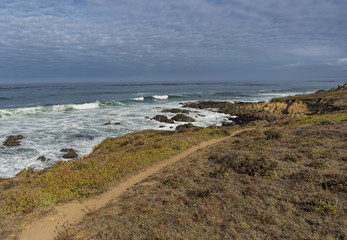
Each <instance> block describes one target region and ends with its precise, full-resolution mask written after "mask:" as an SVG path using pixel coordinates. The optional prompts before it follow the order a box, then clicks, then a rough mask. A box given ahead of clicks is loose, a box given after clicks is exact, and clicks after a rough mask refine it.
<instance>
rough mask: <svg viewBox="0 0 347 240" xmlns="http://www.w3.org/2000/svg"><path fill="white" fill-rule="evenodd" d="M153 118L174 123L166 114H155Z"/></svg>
mask: <svg viewBox="0 0 347 240" xmlns="http://www.w3.org/2000/svg"><path fill="white" fill-rule="evenodd" d="M153 120H156V121H158V122H165V123H174V121H173V120H172V119H169V118H168V117H167V116H165V115H156V116H155V117H154V118H153Z"/></svg>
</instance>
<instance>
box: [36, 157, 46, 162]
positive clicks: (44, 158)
mask: <svg viewBox="0 0 347 240" xmlns="http://www.w3.org/2000/svg"><path fill="white" fill-rule="evenodd" d="M37 160H40V161H41V162H44V161H46V160H47V158H46V157H45V156H40V157H38V158H37Z"/></svg>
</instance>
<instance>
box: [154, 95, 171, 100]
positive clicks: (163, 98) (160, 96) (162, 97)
mask: <svg viewBox="0 0 347 240" xmlns="http://www.w3.org/2000/svg"><path fill="white" fill-rule="evenodd" d="M152 97H153V98H154V99H158V100H166V99H168V98H169V96H168V95H154V96H152Z"/></svg>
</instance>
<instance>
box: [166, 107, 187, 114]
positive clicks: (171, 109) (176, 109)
mask: <svg viewBox="0 0 347 240" xmlns="http://www.w3.org/2000/svg"><path fill="white" fill-rule="evenodd" d="M161 112H163V113H185V114H189V113H190V112H191V111H189V110H187V109H179V108H170V109H163V110H162V111H161Z"/></svg>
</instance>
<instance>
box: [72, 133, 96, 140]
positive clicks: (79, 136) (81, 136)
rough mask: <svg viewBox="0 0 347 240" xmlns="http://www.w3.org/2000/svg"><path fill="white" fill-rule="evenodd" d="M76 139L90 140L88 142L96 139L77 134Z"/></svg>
mask: <svg viewBox="0 0 347 240" xmlns="http://www.w3.org/2000/svg"><path fill="white" fill-rule="evenodd" d="M74 136H75V137H76V138H82V139H88V140H93V139H94V137H93V136H91V135H84V134H76V135H74Z"/></svg>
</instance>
